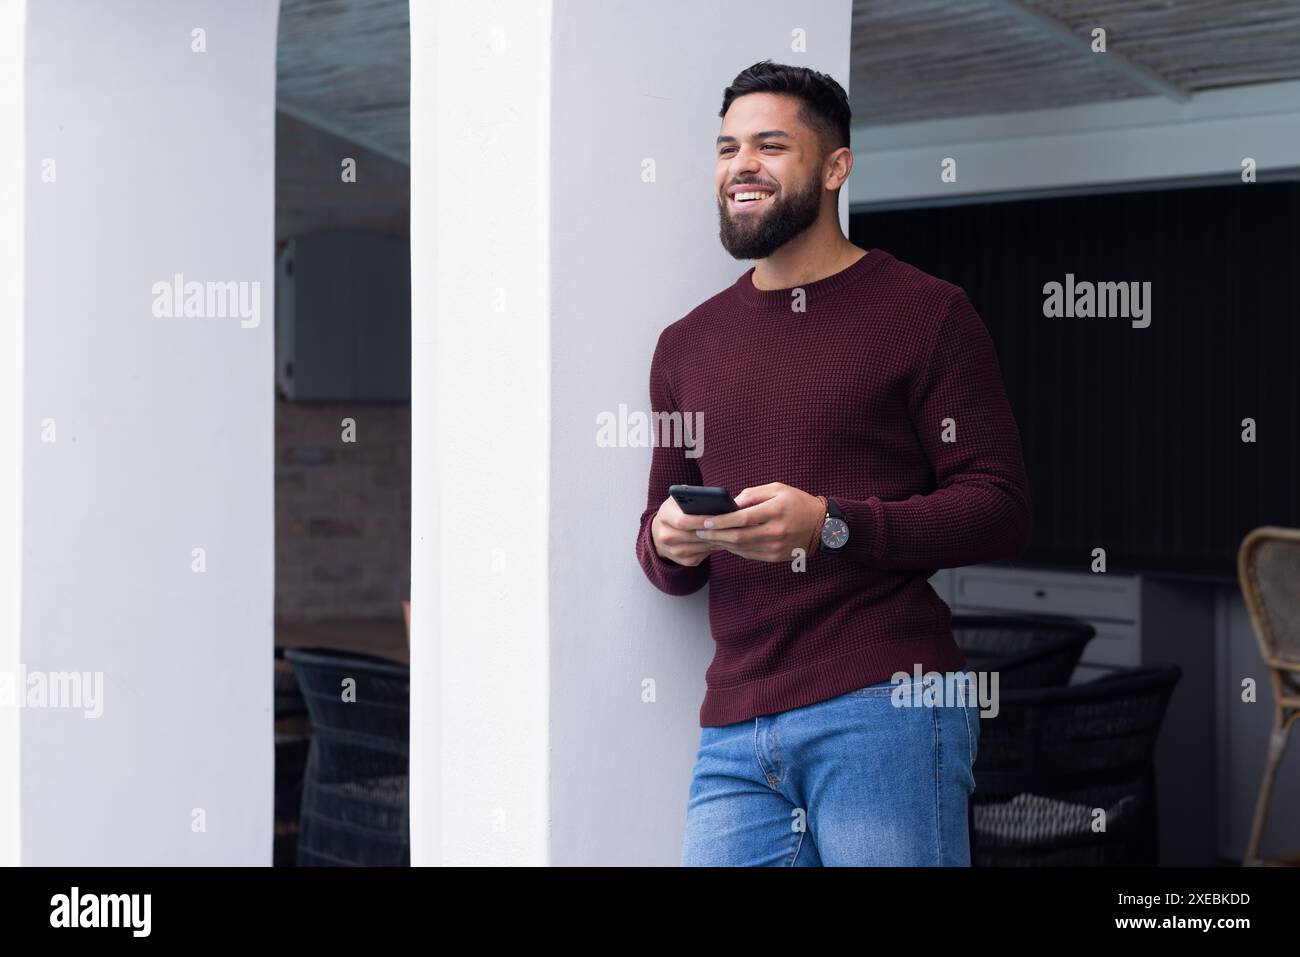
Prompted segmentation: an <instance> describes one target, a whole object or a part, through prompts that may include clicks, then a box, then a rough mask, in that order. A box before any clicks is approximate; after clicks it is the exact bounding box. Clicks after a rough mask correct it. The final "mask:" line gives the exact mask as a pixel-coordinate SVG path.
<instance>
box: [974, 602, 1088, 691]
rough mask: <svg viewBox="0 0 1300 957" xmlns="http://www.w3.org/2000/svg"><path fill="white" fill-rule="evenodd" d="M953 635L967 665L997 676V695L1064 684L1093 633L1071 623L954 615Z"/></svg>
mask: <svg viewBox="0 0 1300 957" xmlns="http://www.w3.org/2000/svg"><path fill="white" fill-rule="evenodd" d="M952 633H953V637H954V638H955V639H956V640H957V647H959V648H960V649H961V651H962V654H963V655H964V656H965V658H966V663H967V665H969V666H970V667H971V668H973V669H975V670H976V671H996V672H997V673H998V688H999V690H1000V691H1011V690H1014V689H1018V688H1045V687H1050V686H1053V685H1064V684H1068V683H1069V681H1070V676H1071V675H1072V674H1073V673H1074V668H1075V665H1077V664H1078V663H1079V656H1080V655H1082V654H1083V649H1084V647H1085V646H1086V645H1087V644H1088V642H1089V641H1091V640H1092V638H1093V636H1094V635H1095V634H1096V629H1094V628H1093V627H1092V625H1089V624H1088V623H1086V622H1082V621H1074V620H1072V619H1060V618H1045V617H1044V618H1035V617H1011V616H997V615H953V616H952Z"/></svg>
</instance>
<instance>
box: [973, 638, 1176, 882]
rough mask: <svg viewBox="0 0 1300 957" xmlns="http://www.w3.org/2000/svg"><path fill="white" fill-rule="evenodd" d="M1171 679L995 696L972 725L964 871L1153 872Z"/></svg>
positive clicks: (1134, 676)
mask: <svg viewBox="0 0 1300 957" xmlns="http://www.w3.org/2000/svg"><path fill="white" fill-rule="evenodd" d="M1181 675H1182V671H1181V669H1180V668H1179V667H1178V666H1177V665H1173V664H1170V665H1162V666H1158V667H1151V668H1137V669H1129V670H1124V671H1119V672H1116V673H1114V674H1109V675H1105V676H1103V677H1101V678H1097V679H1095V680H1093V681H1090V682H1086V683H1083V684H1075V685H1066V686H1058V687H1052V688H1031V689H1023V690H1013V691H1008V692H1006V693H1001V694H999V700H998V709H999V710H998V713H997V715H996V716H994V717H989V718H981V719H980V720H981V721H982V722H983V724H982V725H981V727H980V732H981V733H980V743H979V753H978V755H977V756H976V768H975V781H976V789H975V792H974V794H972V795H971V801H970V806H969V821H968V824H969V831H970V840H971V864H972V866H978V867H1041V866H1053V865H1071V866H1081V865H1088V866H1108V865H1138V866H1152V865H1154V864H1156V863H1157V856H1158V855H1157V847H1158V842H1157V832H1156V823H1157V811H1156V787H1155V769H1154V755H1155V745H1156V736H1157V734H1158V733H1159V731H1160V725H1161V722H1162V721H1163V719H1164V714H1165V708H1166V707H1167V706H1168V704H1169V698H1170V696H1171V695H1172V694H1173V690H1174V685H1175V684H1177V682H1178V679H1179V678H1180V677H1181ZM1098 808H1101V809H1104V811H1105V818H1104V820H1105V830H1104V831H1099V830H1096V829H1095V828H1096V821H1097V820H1098V816H1097V813H1096V811H1097V809H1098Z"/></svg>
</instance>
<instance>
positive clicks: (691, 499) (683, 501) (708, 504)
mask: <svg viewBox="0 0 1300 957" xmlns="http://www.w3.org/2000/svg"><path fill="white" fill-rule="evenodd" d="M668 494H669V495H671V496H672V497H673V498H675V499H676V500H677V504H678V505H680V506H681V509H682V511H683V512H685V513H686V514H687V515H725V514H727V512H735V511H739V509H740V506H739V505H737V504H736V503H735V502H734V501H733V500H732V498H731V493H730V492H728V491H727V490H726V489H725V488H720V487H718V486H716V485H670V486H668Z"/></svg>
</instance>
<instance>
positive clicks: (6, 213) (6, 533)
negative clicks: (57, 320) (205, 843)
mask: <svg viewBox="0 0 1300 957" xmlns="http://www.w3.org/2000/svg"><path fill="white" fill-rule="evenodd" d="M26 19H27V3H26V0H0V408H4V409H7V410H8V413H9V414H8V416H7V418H8V421H9V428H8V429H7V430H6V431H7V432H8V441H6V442H4V443H3V444H2V445H0V675H3V674H6V673H7V674H14V673H16V672H17V670H18V665H19V662H20V661H21V659H22V633H21V627H22V605H21V599H22V555H23V539H22V532H23V498H22V492H23V489H22V481H23V448H24V444H23V433H24V431H25V430H26V429H25V425H26V423H25V416H24V414H23V230H24V226H25V222H26V218H25V214H24V202H23V195H24V192H25V189H26V182H27V180H26V178H25V175H24V158H25V144H26V141H27V137H26V134H25V131H24V129H23V122H24V121H23V99H24V97H25V95H26V91H27V84H26V82H25V81H24V78H23V46H24V44H23V38H24V33H25V29H26V27H25V24H26ZM19 715H20V712H19V711H18V710H17V709H15V708H4V707H0V866H4V867H12V866H14V865H17V864H20V863H22V829H21V817H20V814H19V810H20V799H21V787H20V785H21V779H20V777H19V774H18V765H19V762H20V760H21V749H20V740H21V739H20V734H21V727H20V724H19V720H18V719H19Z"/></svg>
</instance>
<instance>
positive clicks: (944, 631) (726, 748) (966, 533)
mask: <svg viewBox="0 0 1300 957" xmlns="http://www.w3.org/2000/svg"><path fill="white" fill-rule="evenodd" d="M720 116H721V117H722V127H721V130H720V135H719V136H718V139H717V167H716V171H715V186H716V190H717V201H718V216H719V221H720V239H721V241H722V245H723V247H724V248H725V249H726V250H727V252H729V253H730V254H731V255H732V256H734V257H735V258H737V259H753V260H756V263H755V265H754V267H753V268H751V269H749V270H748V271H746V272H745V273H744V274H743V275H741V276H740V278H739V279H737V280H736V282H735V283H734V284H732V285H731V286H730V287H728V288H727V289H724V290H723V291H722V292H720V293H718V294H717V295H716V296H714V297H713V298H711V299H709V300H707V301H706V302H704V303H702V304H701V305H699V306H697V307H696V308H695V309H694V310H692V311H691V312H690V313H689V314H687V315H686V316H685V317H683V318H682V319H680V320H678V321H677V322H674V323H673V324H672V325H670V326H668V327H667V328H666V329H664V330H663V331H662V333H660V336H659V340H658V343H657V345H656V347H655V350H654V356H653V358H652V359H651V363H650V401H651V407H652V410H653V411H654V412H656V413H659V412H664V413H669V414H671V413H673V412H680V413H682V414H683V415H689V414H691V413H696V414H700V415H702V416H703V418H704V419H705V420H706V424H707V425H708V428H709V436H710V440H709V447H708V451H707V453H705V454H703V455H700V456H699V457H698V458H696V457H691V456H690V455H688V454H687V452H688V451H689V450H687V449H683V448H676V447H672V446H668V445H657V446H656V447H655V449H654V451H653V457H652V462H651V467H650V482H649V493H648V497H647V507H646V509H645V511H644V512H643V513H642V515H641V526H640V533H639V535H638V538H637V543H636V550H637V557H638V559H639V560H640V563H641V567H642V569H643V570H644V571H645V574H646V576H647V577H648V578H649V579H650V581H651V582H652V583H653V584H654V585H655V586H656V587H657V588H659V589H660V590H661V591H663V592H666V593H667V594H669V595H688V594H691V593H693V592H696V591H698V590H699V589H700V588H702V587H703V586H704V585H705V583H706V582H707V583H709V584H710V590H709V621H710V625H711V627H712V632H713V638H714V641H715V646H716V647H715V654H714V658H713V663H712V664H711V665H710V666H709V669H708V671H707V673H706V676H705V677H706V682H707V686H708V687H707V692H706V694H705V697H704V703H703V705H702V706H701V709H700V725H701V727H702V733H701V739H700V748H699V753H698V755H697V758H696V762H695V771H694V775H693V777H692V782H691V788H690V794H689V798H688V805H687V815H686V837H685V842H684V846H683V849H682V863H683V864H688V865H700V864H703V865H719V864H721V865H756V864H773V865H798V866H803V865H814V866H815V865H821V864H826V865H862V864H883V865H912V864H916V865H922V864H925V865H966V864H969V850H968V837H967V817H966V815H967V804H968V801H969V797H970V793H971V791H972V790H973V788H974V786H975V782H974V775H973V765H974V762H975V757H976V754H977V751H978V742H979V711H978V708H979V705H978V703H977V702H976V701H975V700H974V699H973V698H969V697H966V698H962V699H961V701H960V703H958V704H957V705H955V706H954V705H952V704H950V703H949V704H944V703H943V702H944V699H943V697H942V696H941V697H940V698H939V702H938V703H936V704H933V706H932V705H930V704H917V703H916V701H913V700H912V697H913V696H912V694H911V692H916V691H920V690H922V689H924V688H928V687H932V685H931V681H932V680H933V678H934V677H935V676H948V677H949V678H951V677H954V676H955V677H958V678H961V677H966V676H967V672H966V662H965V660H964V658H963V657H962V654H961V652H960V651H959V650H958V648H957V645H956V643H955V642H954V640H953V635H952V626H951V615H950V612H949V609H948V606H947V605H946V604H944V602H943V601H942V600H941V599H940V598H939V596H938V595H937V594H936V593H935V592H934V590H933V589H932V588H931V587H930V584H929V578H930V576H931V575H932V574H933V573H934V571H936V570H937V569H939V568H947V567H955V566H960V565H969V564H974V563H978V562H985V561H994V560H998V559H1007V558H1011V557H1014V556H1015V555H1016V554H1018V553H1019V552H1020V550H1021V549H1022V548H1023V547H1024V545H1025V544H1026V542H1027V539H1028V535H1029V529H1030V523H1031V506H1030V500H1029V493H1028V483H1027V481H1026V476H1025V467H1024V461H1023V458H1022V453H1021V449H1020V435H1019V431H1018V429H1017V427H1016V422H1015V419H1014V417H1013V416H1012V413H1011V408H1010V406H1009V404H1008V402H1007V398H1006V393H1005V390H1004V387H1003V384H1002V379H1001V372H1000V369H999V366H998V360H997V356H996V353H995V351H994V349H993V344H992V341H991V339H990V337H989V335H988V332H987V330H986V329H985V328H984V325H983V323H982V321H981V320H980V318H979V316H978V315H977V314H976V312H975V310H974V308H973V307H972V305H971V303H970V301H969V299H968V298H967V297H966V295H965V293H964V292H963V291H962V290H961V289H960V288H959V287H957V286H954V285H952V284H950V283H947V282H944V281H943V280H941V279H937V278H935V277H933V276H930V275H927V274H926V273H924V272H921V271H920V270H918V269H916V268H914V267H912V266H909V265H907V264H906V263H903V262H901V261H900V260H897V259H895V258H894V257H892V256H891V255H889V253H887V252H885V251H884V250H881V249H872V250H869V251H868V250H864V249H862V248H860V247H858V246H855V245H854V244H853V243H851V242H849V240H848V239H847V238H846V237H845V236H844V234H843V232H842V231H841V229H840V225H839V218H838V213H837V208H838V197H839V190H840V188H841V187H842V186H843V185H844V182H845V180H846V179H847V178H848V175H849V171H850V170H851V169H852V167H853V155H852V153H851V152H850V150H849V148H848V147H849V121H850V112H849V105H848V99H847V97H846V96H845V93H844V90H843V89H842V88H841V87H840V85H839V84H838V83H836V82H835V81H834V80H833V79H831V78H830V77H828V76H826V75H824V74H821V73H816V72H813V71H811V70H808V69H805V68H802V67H790V66H782V65H779V64H773V63H771V62H769V61H764V62H762V63H757V64H755V65H754V66H752V67H750V68H749V69H747V70H745V71H743V72H742V73H741V74H740V75H739V76H737V77H736V79H735V80H734V81H733V83H732V84H731V86H730V87H728V88H727V90H726V91H725V93H724V95H723V101H722V110H721V113H720ZM674 484H685V485H716V486H722V487H724V488H727V489H729V490H730V491H732V492H733V494H735V492H736V490H737V489H740V490H741V491H740V492H739V493H738V494H735V502H736V505H737V506H738V511H735V512H732V513H730V514H727V515H720V516H715V517H712V518H706V517H703V516H692V515H686V514H683V512H682V511H681V509H680V508H679V507H678V505H677V503H676V501H675V500H674V499H673V498H671V497H670V496H669V495H668V487H669V486H670V485H674ZM921 675H930V676H931V677H930V679H925V678H922V677H919V676H921ZM896 676H898V678H899V680H898V681H895V680H893V679H894V678H895V677H896ZM914 676H915V677H914ZM903 692H908V694H907V695H906V700H904V697H905V696H904V694H903ZM918 700H919V699H918ZM927 700H931V699H927ZM904 705H910V706H904Z"/></svg>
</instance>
